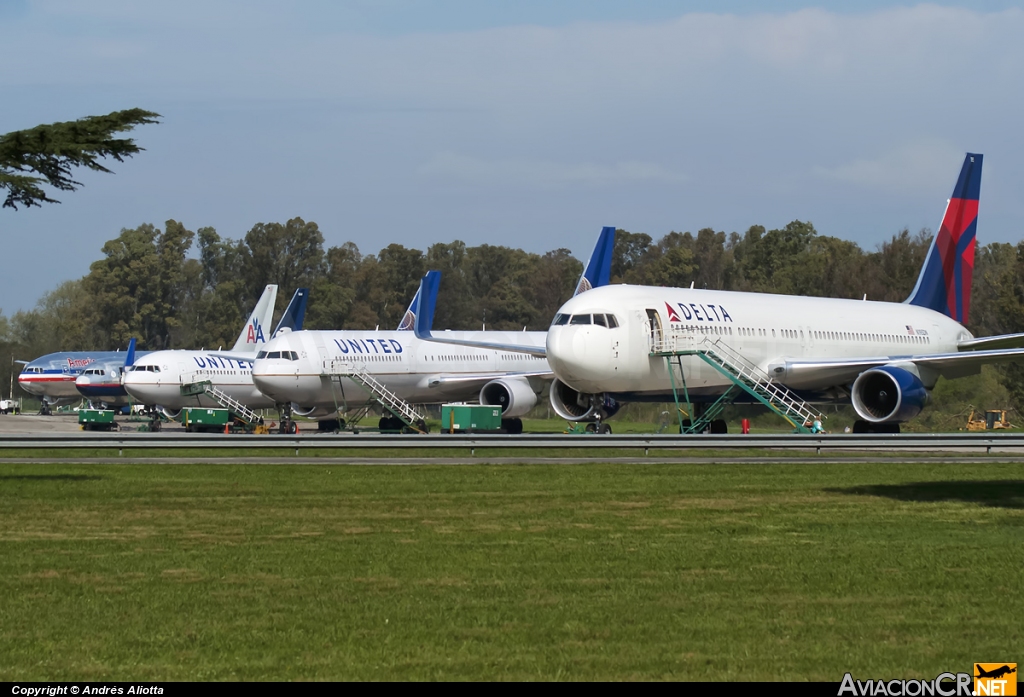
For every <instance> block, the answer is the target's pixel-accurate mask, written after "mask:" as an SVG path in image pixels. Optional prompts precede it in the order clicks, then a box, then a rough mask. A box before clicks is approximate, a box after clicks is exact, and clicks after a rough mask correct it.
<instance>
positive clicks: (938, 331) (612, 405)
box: [415, 153, 1024, 433]
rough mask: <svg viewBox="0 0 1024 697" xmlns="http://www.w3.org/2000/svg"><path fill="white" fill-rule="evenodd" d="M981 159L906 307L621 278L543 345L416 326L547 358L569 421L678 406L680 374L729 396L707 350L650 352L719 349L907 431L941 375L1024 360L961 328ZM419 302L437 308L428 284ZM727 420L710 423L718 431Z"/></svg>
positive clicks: (691, 387)
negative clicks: (625, 406) (653, 405)
mask: <svg viewBox="0 0 1024 697" xmlns="http://www.w3.org/2000/svg"><path fill="white" fill-rule="evenodd" d="M981 166H982V156H981V155H978V154H972V153H968V154H967V156H966V158H965V159H964V163H963V168H962V170H961V172H960V177H959V179H958V180H957V183H956V187H955V189H954V191H953V197H952V198H951V199H950V200H949V202H948V204H947V206H946V211H945V214H944V216H943V219H942V224H941V226H940V227H939V231H938V234H936V235H935V238H934V240H933V241H932V245H931V248H930V249H929V251H928V255H927V257H926V260H925V264H924V266H923V268H922V269H921V273H920V276H919V277H918V280H917V284H916V286H915V287H914V290H913V292H912V293H911V294H910V297H909V298H907V300H906V301H904V302H903V303H891V302H871V301H868V300H840V299H829V298H811V297H799V296H787V295H768V294H761V293H741V292H732V291H717V290H697V289H694V288H692V287H691V288H658V287H651V286H633V285H617V286H607V287H604V288H597V289H595V290H593V291H591V292H589V293H586V294H584V295H581V296H577V297H574V298H572V299H570V300H569V301H568V302H566V303H565V304H564V305H563V306H562V307H561V308H560V309H559V310H558V313H557V314H556V315H555V318H554V321H553V322H552V324H551V327H550V329H549V330H548V332H547V340H546V342H545V345H544V346H543V347H539V348H538V347H537V346H534V345H522V344H520V345H518V346H517V345H513V344H511V343H509V344H503V345H498V344H495V343H483V342H478V341H477V342H467V341H452V338H449V337H448V336H447V335H444V336H441V335H438V336H436V337H434V336H431V334H430V323H429V320H430V316H429V315H430V314H431V312H430V311H429V307H424V308H420V309H419V310H418V312H417V322H416V330H415V333H416V335H417V336H418V337H419V338H421V339H424V340H428V341H433V342H441V343H446V344H457V345H458V346H460V347H462V348H468V347H470V346H472V347H488V348H492V349H496V350H499V351H500V350H504V351H509V352H512V351H522V352H526V353H528V354H531V355H534V356H538V357H540V356H543V357H546V358H547V360H548V362H549V364H550V365H551V369H552V371H553V372H554V374H555V378H556V379H555V381H554V383H553V384H552V388H551V391H550V402H551V406H552V408H553V409H554V410H555V412H556V413H558V414H559V415H560V416H562V417H563V418H565V419H569V420H574V421H597V422H600V421H601V420H602V419H604V418H608V417H610V416H612V415H614V414H615V412H616V411H618V409H619V406H620V405H621V404H622V403H623V402H629V401H657V402H664V401H671V400H672V398H673V397H672V395H673V392H672V384H673V381H674V382H675V384H676V385H677V386H678V385H681V384H682V379H683V378H685V384H686V386H687V389H688V392H689V397H690V399H691V400H692V401H695V402H697V403H698V406H699V404H700V403H701V402H703V403H707V402H710V401H712V400H714V399H717V398H718V397H719V396H721V395H722V394H723V393H725V392H726V391H727V390H728V389H730V387H732V383H730V382H729V381H728V380H727V379H726V378H724V377H723V376H722V375H721V373H719V372H718V371H717V370H715V369H713V368H711V367H710V366H709V365H707V364H706V363H704V362H703V360H702V359H701V358H700V357H699V356H697V355H693V354H690V355H680V356H679V363H678V364H676V359H675V358H673V359H672V363H673V366H674V367H673V369H672V370H673V373H672V375H671V376H670V375H669V372H668V370H669V368H668V364H667V361H666V360H665V358H664V357H663V356H659V355H652V354H653V353H658V352H664V351H666V350H668V351H682V350H686V349H690V350H693V349H701V348H702V347H712V348H714V349H715V350H716V351H718V352H719V353H720V354H724V355H731V356H733V357H734V358H735V360H736V361H737V362H741V363H748V364H753V365H754V366H757V368H759V369H760V370H761V371H763V373H767V375H768V376H770V377H771V379H772V380H773V381H775V382H777V383H779V384H781V385H784V386H785V387H787V388H789V389H790V390H792V391H794V392H795V393H796V394H798V395H799V396H800V397H801V398H803V399H806V400H808V401H810V402H812V403H819V404H820V403H839V402H846V401H850V402H852V404H853V408H854V410H855V411H856V413H857V415H858V416H859V417H860V418H859V420H858V421H857V422H856V424H855V427H854V429H853V430H854V432H861V433H864V432H887V433H893V432H896V433H898V432H899V425H900V423H902V422H905V421H907V420H909V419H912V418H914V417H915V416H916V415H917V414H918V413H919V412H920V411H921V409H922V408H923V407H924V406H925V404H926V403H927V401H928V398H929V393H930V391H931V389H932V388H933V387H934V386H935V384H936V381H937V380H938V379H939V377H945V378H957V377H963V376H966V375H972V374H976V373H978V372H979V371H980V370H981V366H982V365H984V364H986V363H997V362H1003V361H1022V360H1024V349H1021V348H1019V347H1021V346H1024V334H1014V335H1006V336H995V337H985V338H977V339H976V338H974V337H973V336H972V335H971V333H970V332H969V331H968V330H967V329H966V328H965V327H964V326H963V324H962V323H963V322H966V321H967V316H968V311H969V307H970V298H971V277H972V272H973V267H974V248H975V235H976V233H977V216H978V200H979V194H980V191H981ZM434 292H436V290H435V291H434ZM421 302H422V303H428V304H429V303H431V302H432V299H431V297H430V293H429V292H428V293H424V294H422V295H421ZM705 342H706V343H705ZM451 350H455V349H454V348H453V349H451ZM744 394H745V393H744ZM724 427H725V423H724V422H720V423H717V424H712V430H714V431H717V432H724V431H725V428H724Z"/></svg>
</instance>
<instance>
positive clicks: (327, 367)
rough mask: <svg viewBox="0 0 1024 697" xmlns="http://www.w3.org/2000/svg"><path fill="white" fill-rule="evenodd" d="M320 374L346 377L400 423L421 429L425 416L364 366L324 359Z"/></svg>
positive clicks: (338, 377)
mask: <svg viewBox="0 0 1024 697" xmlns="http://www.w3.org/2000/svg"><path fill="white" fill-rule="evenodd" d="M323 369H324V372H323V373H322V376H324V377H329V378H331V379H332V380H333V379H338V380H340V379H341V378H348V379H350V380H352V381H353V382H354V383H356V384H357V385H359V386H360V387H362V388H363V389H364V390H366V391H367V392H368V393H369V394H370V395H371V396H373V398H374V399H376V400H377V401H378V402H379V403H380V405H381V406H382V407H384V408H385V409H387V410H388V411H389V412H391V413H392V414H394V415H395V416H396V417H397V418H398V419H399V420H400V421H402V423H404V424H405V425H406V426H408V427H409V428H411V429H414V430H416V431H422V430H423V429H422V424H423V423H425V422H426V418H425V417H424V416H422V415H421V414H420V413H419V412H417V411H416V410H415V409H413V408H412V405H410V404H409V403H408V402H406V401H405V400H403V399H402V398H401V397H399V396H398V395H397V394H395V393H394V392H392V391H391V390H389V389H388V388H387V386H386V385H384V384H383V383H382V382H380V381H379V380H377V378H375V377H373V376H372V375H370V373H369V372H367V371H366V369H365V368H358V367H357V366H356V365H355V364H353V363H352V362H351V361H339V360H325V361H324V363H323Z"/></svg>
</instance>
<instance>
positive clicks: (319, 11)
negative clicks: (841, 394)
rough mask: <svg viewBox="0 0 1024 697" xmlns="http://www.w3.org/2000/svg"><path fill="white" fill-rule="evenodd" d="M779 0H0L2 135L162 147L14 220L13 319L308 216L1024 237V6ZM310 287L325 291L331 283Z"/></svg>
mask: <svg viewBox="0 0 1024 697" xmlns="http://www.w3.org/2000/svg"><path fill="white" fill-rule="evenodd" d="M832 5H833V3H828V4H820V5H814V4H809V3H806V2H795V1H790V0H781V1H779V2H774V3H771V4H770V5H767V6H768V7H770V8H771V9H770V11H765V10H764V9H763V8H764V7H766V5H765V4H764V3H754V2H743V1H738V0H737V1H729V0H718V1H715V2H711V1H705V2H668V1H656V0H655V1H651V2H643V1H642V0H638V1H635V2H630V3H623V2H621V1H618V0H616V1H615V2H612V1H610V0H589V1H587V0H572V1H562V2H559V1H557V0H546V1H543V2H542V1H540V0H518V1H517V2H492V1H488V0H420V1H417V0H373V1H370V0H365V1H362V0H349V1H344V0H342V1H336V2H328V1H322V2H321V1H309V2H299V3H285V2H272V1H270V0H246V1H245V2H242V1H241V0H222V1H218V0H204V1H203V2H198V1H196V0H176V2H173V3H171V2H152V3H139V2H135V1H134V0H96V1H94V2H81V1H79V0H40V1H32V0H0V45H2V46H3V47H4V49H3V61H2V63H0V95H2V97H0V133H6V132H9V131H13V130H18V129H22V128H30V127H32V126H35V125H37V124H40V123H50V122H54V121H67V120H73V119H75V118H79V117H82V116H87V115H93V114H104V113H109V112H112V111H116V110H119V109H126V108H133V107H139V108H143V109H148V110H150V111H155V112H158V113H159V114H161V115H162V117H161V123H160V124H157V125H148V126H142V127H140V128H138V129H136V130H135V131H133V132H132V134H131V136H132V137H134V138H135V139H136V142H137V143H138V144H139V145H140V146H142V147H143V148H145V152H143V153H140V154H139V155H137V156H136V157H134V158H132V159H129V160H126V161H125V162H123V163H118V162H113V163H108V164H109V166H110V168H111V169H113V170H114V172H115V174H112V175H110V174H100V173H88V172H78V173H76V178H77V179H78V180H79V181H81V182H82V183H83V184H84V186H83V188H81V189H80V190H78V191H77V192H58V194H57V195H56V196H55V198H58V199H59V200H61V201H62V203H61V204H60V205H45V206H44V207H42V208H31V209H23V208H22V209H19V210H17V211H12V210H11V209H3V210H0V235H2V238H3V240H4V246H5V249H6V250H7V252H8V254H9V256H6V258H5V259H0V268H2V269H3V272H2V273H3V278H4V280H5V282H4V283H3V285H2V287H3V291H2V292H0V309H2V311H3V312H4V313H6V314H8V315H9V314H11V313H13V312H15V311H17V310H22V309H31V308H32V307H33V306H34V305H35V304H36V302H37V301H38V300H39V298H40V297H41V296H42V295H43V294H44V293H46V292H47V291H50V290H52V289H54V288H55V287H56V286H57V285H58V284H59V283H61V282H63V281H66V280H69V279H74V278H79V277H81V276H83V275H84V274H86V273H88V270H89V264H90V263H92V262H93V261H95V260H97V259H98V258H100V256H101V251H100V249H101V247H102V245H103V243H104V242H105V241H107V240H109V239H112V238H114V237H116V236H117V234H118V233H119V231H120V230H121V229H122V228H132V227H136V226H138V225H140V224H142V223H153V224H155V225H160V226H162V224H163V222H164V221H166V220H168V219H175V220H178V221H181V222H182V223H184V224H185V225H186V226H187V227H188V228H189V229H191V230H197V229H198V228H200V227H205V226H212V227H214V228H216V229H217V231H218V232H219V233H220V234H221V236H223V237H229V238H234V239H238V238H241V237H243V236H244V235H245V233H246V232H247V231H248V230H249V229H250V228H251V227H252V226H253V225H255V224H256V223H260V222H264V223H267V222H284V221H286V220H288V219H290V218H294V217H301V218H303V219H304V220H307V221H315V222H316V223H317V224H318V225H319V226H320V229H321V231H322V232H323V234H324V238H325V243H326V246H334V245H340V244H342V243H344V242H346V241H352V242H354V243H355V244H356V245H358V247H359V249H360V250H361V251H362V252H363V253H364V254H372V253H376V252H377V251H379V250H380V249H381V248H383V247H385V246H387V245H388V244H390V243H393V242H394V243H399V244H403V245H405V246H407V247H414V248H418V249H422V250H425V249H426V248H427V247H428V246H429V245H431V244H433V243H435V242H450V241H452V240H455V239H460V240H463V241H464V242H466V243H467V244H469V245H477V244H484V243H487V244H498V245H508V246H514V247H521V248H523V249H526V250H528V251H532V252H545V251H548V250H551V249H556V248H559V247H565V248H568V249H570V250H571V251H572V252H573V253H574V254H575V255H576V256H577V257H578V258H580V259H585V258H586V256H587V255H588V254H589V251H590V248H591V246H592V245H593V243H594V240H595V239H596V237H597V234H598V233H599V232H600V230H601V228H602V226H605V225H614V226H616V227H619V228H622V229H626V230H629V231H631V232H646V233H647V234H649V235H651V236H652V237H654V238H655V239H657V238H660V237H661V236H662V235H664V234H666V233H668V232H670V231H673V230H675V231H681V232H682V231H691V232H696V231H697V230H699V229H701V228H705V227H711V228H714V229H716V230H724V231H726V232H733V231H736V232H741V233H742V232H743V231H745V230H746V229H747V228H749V227H750V226H751V225H764V226H766V227H767V228H769V229H770V228H773V227H781V226H784V225H785V224H786V223H788V222H790V221H792V220H805V221H806V220H809V221H811V222H812V223H813V224H814V226H815V228H816V229H817V230H818V232H819V233H820V234H825V235H834V236H837V237H842V238H844V239H849V240H853V241H855V242H857V243H858V244H860V245H861V247H862V248H864V249H867V250H873V249H874V248H875V247H876V246H877V245H878V244H880V243H881V242H882V241H883V240H886V239H888V238H890V237H891V236H892V235H893V234H894V233H896V232H898V231H899V230H900V229H902V228H904V227H908V228H910V229H911V230H912V231H917V230H918V229H920V228H923V227H928V228H931V229H935V228H936V227H937V226H938V224H939V221H940V219H941V217H942V212H943V209H944V206H945V203H946V199H947V198H948V197H949V195H950V193H951V192H952V188H953V185H954V183H955V180H956V176H957V174H958V172H959V168H960V166H961V163H962V162H963V158H964V153H966V152H975V153H983V154H984V155H985V168H984V175H983V181H982V202H981V206H980V215H979V223H978V240H979V243H981V244H987V243H989V242H1011V243H1017V242H1019V241H1021V240H1022V239H1024V197H1022V196H1020V192H1021V191H1022V190H1024V140H1022V139H1021V137H1020V135H1019V134H1020V132H1021V123H1020V115H1021V114H1022V113H1024V71H1022V70H1021V66H1024V42H1022V41H1021V40H1020V37H1021V36H1024V7H1022V6H1021V3H1016V2H999V0H995V1H992V2H977V3H970V2H959V3H958V2H939V3H931V4H911V3H894V2H881V1H876V0H867V1H865V2H859V3H856V5H855V7H856V10H850V9H847V10H837V9H834V8H833V7H832ZM311 301H312V302H315V298H311Z"/></svg>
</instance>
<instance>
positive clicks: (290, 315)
mask: <svg viewBox="0 0 1024 697" xmlns="http://www.w3.org/2000/svg"><path fill="white" fill-rule="evenodd" d="M308 300H309V288H297V289H296V290H295V295H293V296H292V300H291V302H290V303H288V307H286V308H285V309H284V314H283V315H281V321H280V322H278V323H277V328H276V329H274V333H273V334H272V335H271V336H277V335H278V334H281V333H287V332H298V331H301V330H302V322H303V321H304V320H305V319H306V302H307V301H308Z"/></svg>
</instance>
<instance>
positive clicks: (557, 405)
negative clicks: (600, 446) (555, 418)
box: [549, 380, 622, 421]
mask: <svg viewBox="0 0 1024 697" xmlns="http://www.w3.org/2000/svg"><path fill="white" fill-rule="evenodd" d="M549 401H550V402H551V408H552V409H554V410H555V413H556V414H558V415H559V416H561V417H562V418H563V419H566V420H568V421H597V419H598V417H599V416H600V418H602V419H607V418H609V417H612V416H615V414H616V413H618V411H619V409H620V408H621V407H622V405H621V404H619V403H618V402H616V401H615V400H614V399H612V398H611V397H609V396H607V395H605V394H603V393H602V394H583V393H581V392H577V391H576V390H574V389H572V388H571V387H569V386H568V385H566V384H565V383H564V382H562V381H561V380H554V381H553V382H552V383H551V397H550V400H549Z"/></svg>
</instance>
